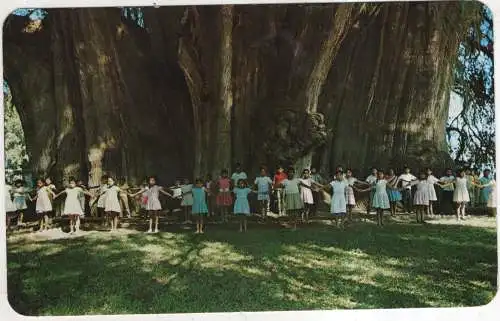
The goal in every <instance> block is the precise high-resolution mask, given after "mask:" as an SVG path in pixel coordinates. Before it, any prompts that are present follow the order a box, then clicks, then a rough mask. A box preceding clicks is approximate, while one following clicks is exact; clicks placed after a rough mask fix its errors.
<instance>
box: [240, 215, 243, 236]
mask: <svg viewBox="0 0 500 321" xmlns="http://www.w3.org/2000/svg"><path fill="white" fill-rule="evenodd" d="M240 232H243V215H240Z"/></svg>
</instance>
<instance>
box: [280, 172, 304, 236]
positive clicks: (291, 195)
mask: <svg viewBox="0 0 500 321" xmlns="http://www.w3.org/2000/svg"><path fill="white" fill-rule="evenodd" d="M294 175H295V170H294V169H293V168H291V169H290V170H289V171H288V178H287V179H285V180H283V181H282V183H281V185H282V186H283V188H284V194H285V207H286V213H287V214H289V215H290V218H291V220H292V222H293V230H294V231H295V230H296V229H297V216H298V214H299V213H300V212H301V211H302V209H303V208H304V204H303V203H302V199H301V197H300V179H298V178H294Z"/></svg>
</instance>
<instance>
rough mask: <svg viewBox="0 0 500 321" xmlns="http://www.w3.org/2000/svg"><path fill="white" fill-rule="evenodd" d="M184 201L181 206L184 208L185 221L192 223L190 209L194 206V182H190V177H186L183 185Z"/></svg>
mask: <svg viewBox="0 0 500 321" xmlns="http://www.w3.org/2000/svg"><path fill="white" fill-rule="evenodd" d="M181 193H182V201H181V207H182V208H183V209H184V223H185V224H186V223H190V222H191V221H190V219H189V217H190V211H191V207H192V206H193V184H189V179H187V178H185V179H184V185H182V186H181Z"/></svg>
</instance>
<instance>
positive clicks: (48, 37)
mask: <svg viewBox="0 0 500 321" xmlns="http://www.w3.org/2000/svg"><path fill="white" fill-rule="evenodd" d="M479 6H480V4H478V3H465V4H464V3H459V2H436V3H420V2H419V3H378V4H356V3H346V4H307V5H265V6H264V5H241V6H233V5H223V6H184V7H183V6H175V7H162V8H159V9H154V8H144V9H133V10H135V11H138V12H140V15H137V14H130V12H131V10H132V9H118V8H95V9H48V10H47V15H46V17H45V18H44V19H43V20H42V21H36V22H34V21H32V20H30V19H28V18H27V17H22V16H16V15H11V16H9V18H8V19H7V21H6V23H5V25H4V78H5V79H6V81H7V82H8V84H9V86H10V88H11V91H12V97H13V102H14V104H15V106H16V107H17V109H18V112H19V114H20V117H21V121H22V124H23V129H24V132H25V135H26V144H27V151H28V153H29V155H30V159H31V163H32V167H33V170H34V171H35V172H36V173H38V174H44V175H46V174H50V175H53V176H55V177H57V178H62V177H65V176H68V175H79V176H82V175H83V177H86V176H87V175H88V177H89V180H90V181H91V184H92V183H97V181H98V180H99V177H100V176H101V175H102V173H103V172H108V173H110V174H112V175H117V176H123V177H126V178H127V179H128V180H129V181H130V182H131V183H137V182H138V180H141V179H142V178H143V177H144V176H145V175H147V174H157V175H158V176H160V178H162V179H165V180H171V179H173V178H174V177H176V176H184V177H192V176H193V174H194V176H197V175H202V174H203V175H204V174H206V173H212V174H215V173H216V172H218V171H219V170H220V169H221V168H230V167H231V164H233V163H234V162H237V161H239V162H242V163H243V164H244V166H245V167H246V168H247V170H248V171H250V172H252V171H255V170H256V169H257V167H258V166H259V165H260V164H263V163H265V164H267V165H269V166H274V165H276V164H277V163H278V162H281V163H289V164H295V165H296V166H298V167H299V168H302V167H305V166H310V165H311V164H313V165H314V166H316V167H320V168H322V169H323V170H325V171H331V170H332V168H333V167H334V166H335V165H336V164H344V165H347V166H350V167H354V168H359V169H364V168H365V167H367V166H371V165H376V166H384V167H385V166H395V167H400V166H401V165H402V164H403V163H405V164H409V165H412V166H416V167H420V166H422V165H423V164H425V165H428V166H433V167H437V168H442V167H444V166H446V165H447V164H448V163H449V162H450V161H451V159H450V157H449V155H448V153H447V145H446V138H445V137H446V136H445V125H446V119H447V116H448V100H449V94H450V91H451V88H452V85H453V80H454V79H453V76H454V73H453V71H454V68H455V63H456V60H457V59H456V55H457V52H458V47H459V44H460V42H461V41H462V38H463V37H465V35H466V34H467V30H468V28H470V26H471V25H472V24H473V23H474V22H475V21H477V20H478V19H480V14H478V12H481V11H480V10H479V9H477V8H479ZM471 8H472V9H474V10H473V11H471V10H470V9H471ZM127 10H128V11H127ZM471 12H473V13H471ZM124 13H125V14H124ZM138 17H140V21H139V19H138ZM450 17H452V18H450Z"/></svg>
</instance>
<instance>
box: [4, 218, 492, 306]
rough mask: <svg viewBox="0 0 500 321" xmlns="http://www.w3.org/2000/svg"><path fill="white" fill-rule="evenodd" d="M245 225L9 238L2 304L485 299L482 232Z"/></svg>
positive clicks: (486, 249) (486, 241) (487, 273)
mask: <svg viewBox="0 0 500 321" xmlns="http://www.w3.org/2000/svg"><path fill="white" fill-rule="evenodd" d="M233 227H234V226H233ZM252 228H253V229H251V230H249V231H248V232H247V233H238V232H235V231H234V229H233V228H232V227H231V228H228V227H227V226H217V225H215V226H210V227H208V228H207V231H206V234H204V235H194V234H192V231H189V230H180V231H179V228H178V227H174V226H167V232H165V233H159V234H154V235H147V234H140V233H135V234H126V235H109V234H105V233H97V234H94V235H93V236H92V237H90V236H89V237H80V238H72V239H61V240H53V241H44V242H35V243H29V242H26V241H22V240H21V241H17V242H10V243H9V244H8V260H7V263H8V297H9V302H10V303H11V305H12V307H13V308H14V309H15V310H16V311H17V312H19V313H21V314H24V315H80V314H122V313H132V314H135V313H176V312H179V313H180V312H221V311H223V312H230V311H263V310H305V309H307V310H309V309H336V308H340V309H350V308H405V307H445V306H472V305H482V304H486V303H488V302H489V300H491V299H492V298H493V296H494V295H495V291H496V272H497V256H496V232H495V230H493V229H487V228H478V227H468V226H452V225H450V226H446V225H428V226H419V225H415V224H390V225H388V226H386V227H385V228H384V229H377V228H376V227H375V226H373V225H372V224H363V223H359V224H356V225H354V226H352V227H350V228H349V229H348V230H345V231H343V230H337V229H335V228H332V227H329V226H320V225H317V226H312V227H307V228H304V229H300V230H298V231H296V232H292V231H290V230H286V229H266V228H259V227H257V225H255V226H252Z"/></svg>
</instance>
